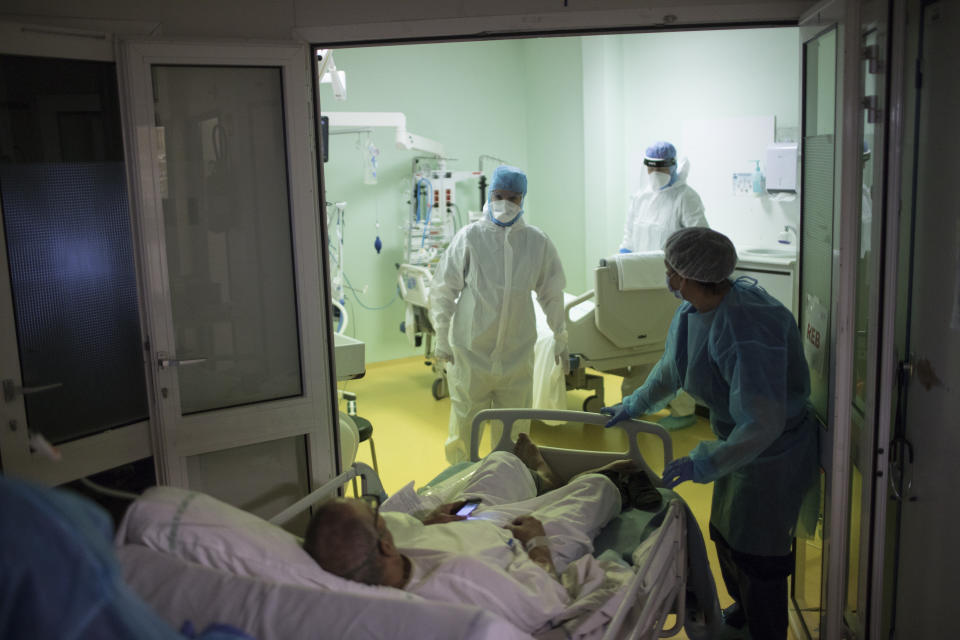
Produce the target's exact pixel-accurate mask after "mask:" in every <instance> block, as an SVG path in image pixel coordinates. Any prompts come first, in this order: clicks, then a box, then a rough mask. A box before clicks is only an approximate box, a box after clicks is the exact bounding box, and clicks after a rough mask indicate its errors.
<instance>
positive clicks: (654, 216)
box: [620, 142, 708, 429]
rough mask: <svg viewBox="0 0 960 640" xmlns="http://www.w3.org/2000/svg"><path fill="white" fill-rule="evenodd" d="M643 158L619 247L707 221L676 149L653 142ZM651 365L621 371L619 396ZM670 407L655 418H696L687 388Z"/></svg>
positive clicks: (655, 241) (649, 246) (653, 244)
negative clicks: (643, 176)
mask: <svg viewBox="0 0 960 640" xmlns="http://www.w3.org/2000/svg"><path fill="white" fill-rule="evenodd" d="M643 164H644V166H645V167H646V168H647V184H646V186H645V187H643V188H642V189H640V190H639V191H637V192H636V193H635V194H633V197H632V198H631V199H630V209H629V211H627V221H626V223H625V224H624V226H623V240H622V241H621V242H620V253H631V252H638V251H658V250H660V249H663V245H664V243H665V242H666V241H667V238H669V237H670V234H672V233H673V232H674V231H677V230H679V229H684V228H687V227H706V226H708V225H707V218H706V217H705V216H704V214H703V201H702V200H701V199H700V196H699V195H698V194H697V192H696V191H694V190H693V189H692V188H691V187H690V185H688V184H687V174H688V173H689V171H690V165H689V163H687V162H686V161H684V163H683V167H681V168H680V170H679V171H678V169H677V149H676V148H675V147H674V146H673V145H672V144H670V143H669V142H654V143H653V144H652V145H650V146H649V147H647V150H646V153H645V154H644V156H643ZM650 368H651V366H650V365H639V366H633V367H628V368H627V369H626V370H625V371H623V372H622V374H623V383H622V384H621V386H620V391H621V393H622V394H623V397H626V396H627V395H629V394H630V393H631V392H632V391H633V390H634V389H636V388H637V387H639V386H640V385H641V384H643V381H644V380H645V379H646V377H647V374H649V373H650ZM669 408H670V415H669V416H667V417H666V418H663V419H662V420H660V422H659V424H660V425H661V426H663V427H665V428H667V429H681V428H683V427H689V426H690V425H692V424H694V422H695V421H696V417H695V416H694V410H695V408H696V404H695V403H694V400H693V398H691V397H690V396H688V395H687V394H685V393H682V392H681V393H680V394H679V395H678V396H677V397H676V398H674V399H673V400H671V401H670V405H669Z"/></svg>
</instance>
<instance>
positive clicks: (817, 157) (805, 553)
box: [791, 25, 837, 638]
mask: <svg viewBox="0 0 960 640" xmlns="http://www.w3.org/2000/svg"><path fill="white" fill-rule="evenodd" d="M813 31H814V32H813V33H811V34H809V35H808V36H807V37H806V38H805V39H804V42H803V44H802V56H801V61H802V62H801V64H802V67H803V68H802V75H801V79H802V83H803V91H802V96H803V98H802V99H803V105H802V113H803V149H802V158H803V173H802V176H803V177H802V179H803V183H802V185H801V195H802V202H801V222H800V227H801V244H800V250H801V257H800V330H801V335H802V336H803V341H804V354H805V355H806V357H807V364H808V366H809V368H810V391H811V394H810V401H811V404H812V405H813V407H814V410H815V412H816V414H817V417H818V418H819V420H820V422H821V423H822V424H824V425H825V424H827V423H828V416H829V396H830V344H831V341H830V327H831V299H832V283H833V271H832V268H831V265H832V264H833V236H834V234H833V231H834V199H835V193H834V181H835V164H834V158H835V149H836V126H835V111H836V101H837V71H836V69H837V29H836V27H835V26H832V25H828V26H826V27H820V28H813ZM821 450H822V447H821ZM821 457H822V456H821ZM823 489H824V483H823V482H821V496H822V495H823ZM820 513H821V518H820V522H819V523H818V526H817V530H816V534H815V536H814V537H812V538H798V539H797V543H796V547H795V552H796V566H795V570H794V577H793V585H792V590H791V591H792V605H793V612H794V615H793V616H792V622H793V623H794V624H793V628H794V632H795V633H797V634H798V635H800V637H806V638H819V637H820V618H821V615H822V604H821V603H822V580H823V569H822V567H823V562H824V556H823V515H822V514H823V500H822V499H821V508H820Z"/></svg>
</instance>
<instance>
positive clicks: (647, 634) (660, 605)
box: [603, 499, 687, 640]
mask: <svg viewBox="0 0 960 640" xmlns="http://www.w3.org/2000/svg"><path fill="white" fill-rule="evenodd" d="M686 536H687V531H686V514H685V512H684V505H683V502H682V501H681V500H677V499H674V500H672V501H671V502H670V506H669V508H668V509H667V513H666V515H665V516H664V520H663V524H662V525H661V526H660V527H659V529H658V530H657V533H656V538H655V540H654V542H653V544H652V546H651V548H650V549H649V550H648V552H647V555H646V557H645V558H644V560H643V563H642V564H641V565H640V566H639V567H638V568H637V572H636V574H635V575H634V577H633V578H632V579H631V580H630V582H629V584H628V585H627V587H626V589H627V591H626V593H625V595H624V598H623V602H622V603H621V604H620V606H619V607H618V608H617V612H616V613H615V614H614V616H613V618H612V619H611V620H610V622H609V623H608V625H607V629H606V631H605V632H604V634H603V640H613V639H614V638H617V639H619V638H630V639H631V640H637V639H639V638H644V639H651V640H652V639H653V638H657V637H661V638H665V637H669V636H673V635H676V634H677V633H678V632H679V631H680V629H681V628H682V627H683V623H684V618H685V616H686V611H685V605H686V566H687V559H686V558H687V557H686V552H687V541H686V540H687V538H686ZM671 613H672V614H674V615H675V616H676V621H675V622H674V624H673V626H671V627H670V628H669V629H664V628H663V624H664V622H665V621H666V618H667V616H668V615H669V614H671Z"/></svg>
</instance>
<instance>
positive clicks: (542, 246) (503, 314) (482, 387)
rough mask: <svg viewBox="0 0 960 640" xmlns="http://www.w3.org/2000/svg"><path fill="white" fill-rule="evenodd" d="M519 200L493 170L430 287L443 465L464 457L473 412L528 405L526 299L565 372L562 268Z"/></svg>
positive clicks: (523, 188) (522, 179)
mask: <svg viewBox="0 0 960 640" xmlns="http://www.w3.org/2000/svg"><path fill="white" fill-rule="evenodd" d="M526 193H527V176H526V174H524V173H523V171H521V170H520V169H517V168H516V167H510V166H506V165H501V166H499V167H497V168H496V170H494V172H493V177H492V179H491V182H490V191H489V196H488V198H487V203H486V204H485V205H484V207H483V217H482V218H481V219H480V220H477V221H476V222H473V223H471V224H469V225H467V226H465V227H463V228H462V229H460V231H458V232H457V234H456V235H455V236H454V237H453V240H452V241H451V242H450V246H449V247H448V248H447V250H446V251H445V252H444V254H443V257H442V258H441V260H440V263H439V264H438V266H437V271H436V273H435V274H434V276H433V281H432V283H431V285H430V316H431V321H432V322H433V326H434V329H435V330H436V332H437V343H436V347H435V349H434V357H435V358H437V359H438V360H440V361H445V362H446V363H447V383H448V386H449V389H450V432H449V435H448V437H447V441H446V443H445V448H446V456H447V461H448V462H450V463H451V464H455V463H457V462H461V461H463V460H466V459H467V458H468V457H469V451H470V428H471V423H472V422H473V417H474V416H475V415H476V414H477V412H479V411H481V410H482V409H490V408H526V407H530V406H531V404H532V400H533V346H534V343H535V342H536V339H537V330H536V321H535V317H534V312H533V301H532V299H531V295H530V292H531V291H534V292H536V295H537V302H538V303H539V304H540V306H541V307H542V308H543V312H544V314H545V315H546V317H547V323H548V324H549V326H550V329H551V331H552V332H553V335H554V340H555V347H554V356H555V358H556V361H557V364H559V365H560V366H561V367H563V369H564V371H565V372H569V368H570V364H569V356H568V353H567V332H566V328H565V323H564V314H563V287H564V286H565V285H566V279H565V278H564V275H563V266H562V265H561V264H560V257H559V255H558V254H557V249H556V247H554V246H553V243H552V242H551V241H550V239H549V238H548V237H547V236H546V234H544V233H543V231H541V230H540V229H538V228H536V227H534V226H531V225H528V224H526V222H524V220H523V203H524V199H525V196H526ZM522 428H524V427H521V429H522ZM525 428H526V429H529V426H526V427H525Z"/></svg>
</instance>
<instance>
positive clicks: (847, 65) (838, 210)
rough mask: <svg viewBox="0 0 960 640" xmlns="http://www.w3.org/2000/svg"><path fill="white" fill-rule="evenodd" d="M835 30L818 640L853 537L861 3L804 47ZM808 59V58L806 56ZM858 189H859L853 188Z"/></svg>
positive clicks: (825, 18) (835, 620)
mask: <svg viewBox="0 0 960 640" xmlns="http://www.w3.org/2000/svg"><path fill="white" fill-rule="evenodd" d="M831 26H835V27H836V29H837V81H836V82H837V87H838V91H837V94H836V107H835V112H834V113H835V118H834V122H835V129H834V131H835V140H836V142H835V144H836V145H837V149H838V150H837V151H835V156H834V157H835V158H836V163H835V168H834V176H835V177H834V185H835V186H834V194H835V195H834V221H833V225H834V229H833V233H834V241H833V247H834V258H833V265H832V286H831V290H832V295H831V298H832V299H831V302H830V307H831V319H830V334H831V336H830V342H829V344H830V371H831V376H832V378H831V380H830V383H829V401H828V402H829V408H828V425H827V427H828V428H827V430H826V431H825V432H821V441H820V463H821V466H822V467H823V469H824V472H825V487H824V493H825V495H824V534H823V548H824V553H823V564H822V567H823V575H822V584H823V590H822V595H821V612H822V615H821V620H820V632H821V633H820V637H821V638H827V639H834V638H836V639H839V638H842V637H843V633H844V619H843V618H844V615H843V613H844V603H845V597H846V583H847V580H846V573H847V566H848V557H849V535H850V498H851V491H850V489H851V487H850V472H851V462H850V456H851V453H852V421H851V419H852V400H853V392H854V389H853V373H854V372H853V366H854V365H853V360H854V333H855V327H854V321H855V303H856V297H855V295H856V275H857V257H858V255H859V252H858V248H859V247H858V244H859V243H858V240H859V222H860V217H859V215H849V214H847V215H845V214H844V212H848V211H855V212H857V213H858V214H859V211H860V197H861V186H860V182H859V181H860V175H861V167H860V163H861V160H860V156H861V153H860V144H861V143H860V138H861V135H862V133H861V132H862V107H861V104H860V91H861V72H860V2H859V1H858V0H825V1H824V2H822V3H820V4H819V5H817V6H816V7H814V8H813V9H811V10H810V11H809V12H807V13H806V14H805V15H804V16H803V17H802V18H801V20H800V27H801V44H803V43H805V42H807V41H809V40H810V39H811V38H812V37H813V36H814V34H818V33H820V32H822V31H823V30H825V29H827V28H829V27H831ZM801 59H802V55H801ZM854 187H855V188H854Z"/></svg>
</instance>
